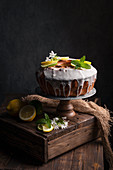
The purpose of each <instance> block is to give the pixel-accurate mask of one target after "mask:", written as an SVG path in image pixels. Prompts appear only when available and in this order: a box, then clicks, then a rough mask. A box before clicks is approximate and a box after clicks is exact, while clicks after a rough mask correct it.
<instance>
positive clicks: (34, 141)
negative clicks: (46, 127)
mask: <svg viewBox="0 0 113 170" xmlns="http://www.w3.org/2000/svg"><path fill="white" fill-rule="evenodd" d="M0 110H1V111H0V112H1V113H0V138H1V139H0V140H2V141H3V142H6V143H7V144H9V145H10V146H13V147H15V148H17V149H19V150H22V151H23V152H26V153H28V154H29V155H31V156H33V157H34V158H35V159H37V160H41V161H42V162H47V161H48V160H50V159H52V158H54V157H56V156H58V155H61V154H63V153H65V152H67V151H69V150H71V149H73V148H75V147H78V146H80V145H82V144H84V143H86V142H89V141H91V140H93V139H96V138H98V137H99V130H98V127H97V120H96V119H95V118H94V116H91V115H87V114H81V113H77V115H76V116H75V117H74V118H72V119H70V121H69V126H68V127H67V128H66V129H59V130H53V131H51V132H49V133H44V132H41V131H38V130H37V129H36V119H35V120H33V121H32V122H22V121H21V120H19V119H16V118H12V117H11V116H10V115H8V114H7V112H3V111H2V110H3V109H2V108H1V109H0ZM53 117H54V116H53Z"/></svg>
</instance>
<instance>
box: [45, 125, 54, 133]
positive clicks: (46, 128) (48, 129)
mask: <svg viewBox="0 0 113 170" xmlns="http://www.w3.org/2000/svg"><path fill="white" fill-rule="evenodd" d="M53 129H54V127H53V126H52V125H51V128H48V126H46V125H43V132H51V131H52V130H53Z"/></svg>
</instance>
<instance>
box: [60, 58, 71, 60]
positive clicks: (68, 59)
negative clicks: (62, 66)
mask: <svg viewBox="0 0 113 170" xmlns="http://www.w3.org/2000/svg"><path fill="white" fill-rule="evenodd" d="M60 60H69V57H60Z"/></svg>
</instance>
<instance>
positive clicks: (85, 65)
mask: <svg viewBox="0 0 113 170" xmlns="http://www.w3.org/2000/svg"><path fill="white" fill-rule="evenodd" d="M81 67H83V68H86V69H90V68H91V66H90V65H89V64H87V63H81Z"/></svg>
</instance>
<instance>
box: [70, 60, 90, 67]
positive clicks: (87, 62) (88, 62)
mask: <svg viewBox="0 0 113 170" xmlns="http://www.w3.org/2000/svg"><path fill="white" fill-rule="evenodd" d="M76 60H77V61H80V59H76ZM84 63H86V64H89V65H91V62H90V61H84ZM72 66H75V65H72Z"/></svg>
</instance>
